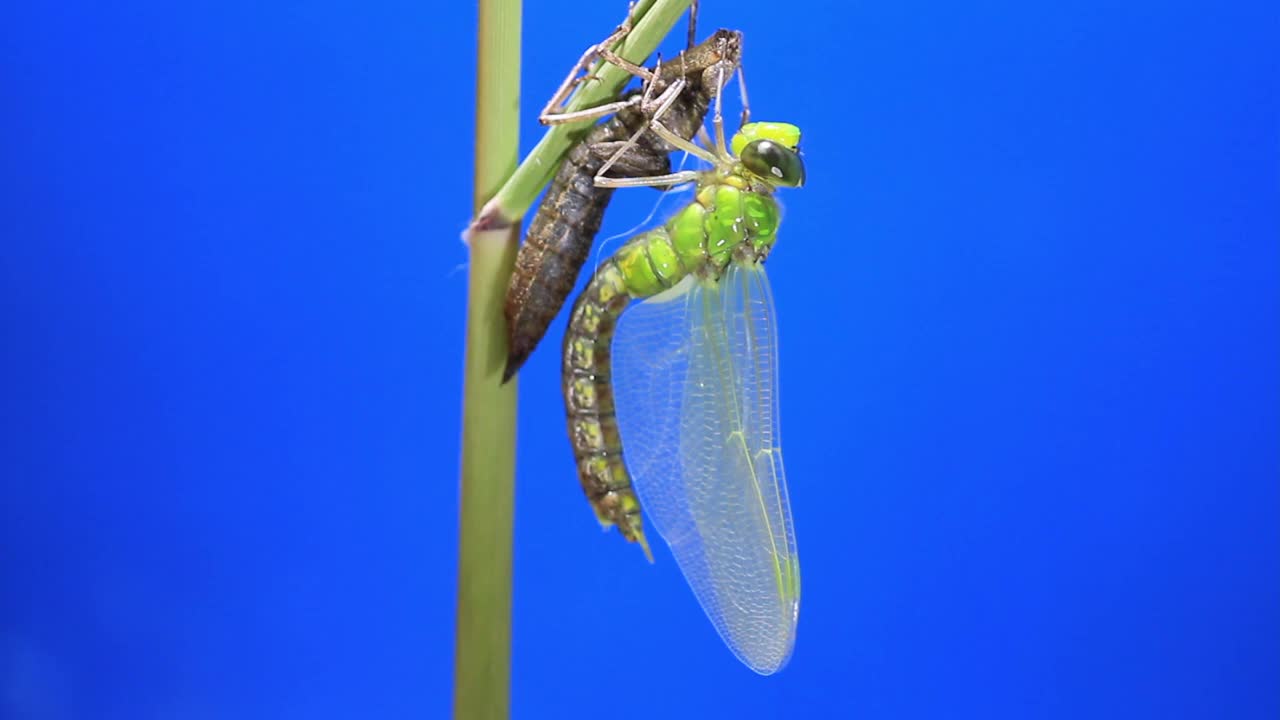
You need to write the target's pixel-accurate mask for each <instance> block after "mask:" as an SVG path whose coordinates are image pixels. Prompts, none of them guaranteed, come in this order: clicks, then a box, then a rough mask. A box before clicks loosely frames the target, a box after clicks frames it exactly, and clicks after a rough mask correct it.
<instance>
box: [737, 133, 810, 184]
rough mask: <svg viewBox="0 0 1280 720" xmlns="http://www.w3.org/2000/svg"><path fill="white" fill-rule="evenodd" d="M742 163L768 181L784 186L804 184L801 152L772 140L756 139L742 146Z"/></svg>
mask: <svg viewBox="0 0 1280 720" xmlns="http://www.w3.org/2000/svg"><path fill="white" fill-rule="evenodd" d="M741 157H742V165H743V167H745V168H746V169H747V170H750V171H751V173H752V174H754V175H758V176H760V177H761V178H763V179H764V180H766V181H767V182H770V183H772V184H774V185H781V186H784V187H800V186H802V185H804V161H803V160H801V159H800V153H797V152H796V151H795V150H792V149H791V148H789V147H787V146H785V145H781V144H779V143H776V142H774V141H772V140H756V141H754V142H751V143H748V144H747V146H746V147H744V148H742V155H741Z"/></svg>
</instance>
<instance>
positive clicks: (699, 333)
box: [613, 264, 800, 675]
mask: <svg viewBox="0 0 1280 720" xmlns="http://www.w3.org/2000/svg"><path fill="white" fill-rule="evenodd" d="M613 375H614V388H615V397H616V404H617V411H618V422H619V428H620V432H621V434H622V446H623V454H624V455H625V457H626V461H627V467H628V469H629V470H630V472H631V475H632V480H633V482H634V484H635V487H636V490H637V492H638V493H639V495H640V500H641V503H642V504H643V507H644V509H645V511H646V513H647V515H648V517H649V519H650V521H651V522H652V523H653V526H654V527H655V529H657V531H658V533H659V534H660V535H662V538H663V539H664V540H666V542H667V545H668V546H669V547H670V548H671V553H672V554H673V555H674V556H675V558H676V562H677V563H679V565H680V570H681V572H683V573H684V576H685V579H686V580H687V581H688V583H689V586H690V587H691V588H693V592H694V594H695V595H696V596H697V598H698V602H699V603H701V604H702V608H703V610H705V611H706V613H707V617H708V618H710V619H711V622H712V623H713V624H714V625H715V627H716V630H717V631H719V633H720V636H721V637H722V638H723V639H724V641H725V643H726V644H727V645H728V646H729V648H730V649H731V650H732V651H733V653H734V654H735V655H737V656H738V658H739V659H740V660H742V662H744V663H746V665H747V666H748V667H750V668H751V669H752V670H755V671H756V672H758V673H761V674H765V675H767V674H770V673H773V672H776V671H777V670H778V669H780V668H781V667H782V666H783V665H785V664H786V662H787V659H788V658H789V657H790V656H791V649H792V646H793V644H794V642H795V628H796V614H797V612H798V610H799V603H800V578H799V564H798V560H797V556H796V543H795V534H794V530H793V529H792V522H791V507H790V502H789V500H788V498H787V485H786V478H785V476H784V474H783V469H782V451H781V444H780V440H779V436H778V404H777V391H776V388H777V348H776V338H775V335H774V330H773V297H772V295H771V293H770V289H769V281H768V278H767V276H766V275H765V273H764V268H763V266H762V265H758V264H755V265H742V266H740V265H737V264H734V265H732V266H730V269H729V270H728V271H727V272H726V273H725V275H724V277H722V278H721V279H720V281H719V283H710V282H699V281H697V280H695V279H694V278H692V277H689V278H686V279H685V280H684V281H682V282H681V283H680V284H679V285H677V286H676V287H675V288H672V289H671V290H669V291H667V292H665V293H663V294H661V295H658V296H655V297H653V298H650V299H649V300H646V301H645V302H644V303H642V304H640V305H638V306H636V307H632V308H629V309H628V310H627V311H626V312H625V313H623V315H622V318H621V320H620V321H619V323H618V329H617V334H616V336H615V339H614V346H613Z"/></svg>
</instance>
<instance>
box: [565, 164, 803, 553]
mask: <svg viewBox="0 0 1280 720" xmlns="http://www.w3.org/2000/svg"><path fill="white" fill-rule="evenodd" d="M733 181H734V178H729V179H728V181H727V182H726V183H716V184H711V185H707V186H704V187H700V188H699V190H698V195H697V200H696V201H695V202H693V203H690V204H689V205H688V206H686V207H685V208H684V209H683V210H681V211H680V212H678V213H677V214H676V215H675V216H674V217H672V218H671V219H670V220H669V221H668V222H667V223H666V225H665V226H663V227H661V228H658V229H655V230H650V231H648V232H645V233H642V234H640V235H638V236H636V237H634V238H632V239H631V240H629V241H627V243H626V244H625V245H623V246H622V247H621V248H619V249H618V251H617V252H616V253H614V255H613V256H612V257H610V258H609V259H608V260H606V261H605V262H604V263H602V264H601V265H600V267H599V269H597V270H596V272H595V275H593V276H592V278H591V282H589V283H588V284H587V287H586V288H585V289H584V290H583V291H582V294H580V295H579V296H578V299H577V300H575V301H574V304H573V311H572V313H571V314H570V316H569V327H568V329H567V330H566V331H565V337H564V348H563V351H564V356H563V363H562V368H561V370H562V376H561V382H562V388H561V389H562V391H563V393H564V403H565V414H566V417H567V422H568V430H569V440H570V443H571V444H572V445H573V453H574V457H575V459H576V460H577V465H578V479H579V480H580V481H581V483H582V489H583V491H584V492H585V493H586V494H587V499H588V500H589V501H590V502H591V506H592V508H593V509H594V510H595V512H596V518H597V519H598V520H599V521H600V522H601V524H604V525H616V526H617V527H618V530H619V531H620V532H621V533H622V535H623V537H625V538H626V539H627V540H629V541H631V542H638V543H640V544H641V546H642V547H643V548H644V551H645V554H646V555H649V546H648V543H647V542H646V541H645V537H644V525H643V522H642V520H641V516H640V501H639V499H637V497H636V495H635V492H634V491H633V490H632V488H631V476H630V475H629V474H628V472H627V468H626V463H625V462H624V460H623V450H622V438H621V436H620V435H619V433H618V423H617V415H616V411H615V408H614V402H613V384H612V379H611V377H610V372H611V369H612V342H613V332H614V328H615V326H616V324H617V321H618V318H619V317H621V315H622V313H623V311H625V310H626V308H627V305H628V304H630V302H631V301H632V300H640V299H644V298H647V297H651V296H653V295H656V294H658V293H660V292H662V291H663V290H666V289H668V288H671V287H674V286H675V285H676V283H678V282H680V281H681V280H683V279H684V278H685V276H687V275H689V274H691V273H692V274H696V275H698V276H699V277H706V278H715V277H718V276H719V274H720V272H721V271H723V270H724V268H725V267H726V266H727V265H728V263H729V261H730V260H731V258H732V257H733V256H734V253H740V252H749V253H751V254H752V256H753V257H763V256H764V255H765V254H767V253H768V251H769V248H770V247H772V244H773V239H774V233H775V232H776V229H777V224H778V219H779V213H778V207H777V205H776V204H775V203H774V201H773V199H772V198H770V197H768V196H767V195H761V194H757V193H753V192H750V191H747V190H744V189H742V188H740V187H738V184H739V183H736V182H733ZM650 558H651V559H652V556H651V555H650Z"/></svg>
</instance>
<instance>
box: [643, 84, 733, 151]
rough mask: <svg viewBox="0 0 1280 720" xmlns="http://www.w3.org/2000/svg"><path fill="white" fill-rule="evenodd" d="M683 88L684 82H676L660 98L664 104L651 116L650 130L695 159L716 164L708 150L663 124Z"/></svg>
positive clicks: (717, 95)
mask: <svg viewBox="0 0 1280 720" xmlns="http://www.w3.org/2000/svg"><path fill="white" fill-rule="evenodd" d="M683 87H684V83H683V82H681V81H676V82H675V83H672V85H671V87H669V88H667V91H666V92H664V93H663V94H662V95H661V96H660V99H661V100H662V102H661V103H660V104H659V105H658V108H657V109H656V110H654V111H653V114H652V115H651V116H650V120H649V128H650V129H651V130H653V132H654V133H655V134H656V135H657V136H658V137H660V138H662V139H663V140H666V141H667V142H668V143H670V144H671V145H673V146H674V147H676V148H678V149H680V150H683V151H685V152H687V153H689V154H690V155H693V156H694V157H697V158H702V159H703V160H706V161H707V162H710V163H714V162H715V161H716V156H715V155H713V154H711V153H710V152H708V151H707V150H704V149H703V148H700V147H698V145H697V144H696V143H694V142H693V141H691V140H688V139H686V138H683V137H680V136H679V135H677V134H676V133H674V132H672V131H671V130H670V129H669V128H667V126H666V125H663V124H662V116H663V115H664V114H666V112H667V110H669V109H670V108H671V105H672V103H674V102H675V101H676V97H677V96H679V94H680V93H679V90H677V88H680V89H683ZM673 91H674V92H673ZM716 97H717V98H718V97H720V94H719V93H716Z"/></svg>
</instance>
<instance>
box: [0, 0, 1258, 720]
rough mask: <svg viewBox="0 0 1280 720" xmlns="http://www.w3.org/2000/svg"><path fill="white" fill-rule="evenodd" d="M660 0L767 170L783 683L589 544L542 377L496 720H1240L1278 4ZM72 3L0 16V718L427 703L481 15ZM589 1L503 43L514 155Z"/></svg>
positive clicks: (1251, 678) (634, 211)
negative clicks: (778, 189) (781, 192)
mask: <svg viewBox="0 0 1280 720" xmlns="http://www.w3.org/2000/svg"><path fill="white" fill-rule="evenodd" d="M705 4H706V6H707V7H705V8H704V14H703V18H702V27H703V30H704V32H703V33H702V34H705V32H709V31H710V30H711V29H712V28H714V27H716V26H719V25H729V26H733V27H737V28H740V29H742V30H743V31H745V33H746V36H747V45H746V63H747V71H748V80H749V83H750V88H751V97H752V102H753V106H754V110H755V114H756V116H757V117H758V118H761V119H770V118H771V119H788V120H791V121H793V122H796V123H798V124H800V125H801V126H803V128H804V130H805V133H806V134H805V139H804V150H805V152H806V157H807V160H808V173H809V185H808V186H807V187H806V188H804V189H803V190H798V191H792V192H787V193H786V194H785V196H784V202H785V203H786V205H787V210H788V216H787V220H786V222H785V224H784V226H783V231H782V235H781V239H780V244H779V246H778V250H777V252H776V253H775V254H774V255H773V257H772V259H771V262H770V273H771V276H772V278H773V280H774V284H775V291H776V294H777V305H778V313H779V317H780V334H781V338H782V350H781V363H782V388H783V395H782V413H783V419H784V428H785V430H784V432H785V436H786V440H787V443H786V448H787V450H786V451H787V461H788V469H789V475H790V480H791V489H792V497H793V503H794V512H795V518H796V526H797V531H798V537H799V543H800V548H801V554H802V556H803V558H804V583H805V597H804V602H803V607H802V612H801V619H800V634H799V640H798V644H797V647H796V653H795V656H794V659H793V661H792V663H791V665H790V666H789V667H788V668H787V669H785V670H784V671H783V672H782V673H781V674H779V675H777V676H775V677H772V678H760V677H757V676H756V675H754V674H752V673H751V672H749V671H748V670H746V669H745V668H744V667H742V666H741V665H740V664H738V662H737V661H736V660H734V659H733V657H732V656H731V655H730V654H729V653H728V652H727V651H726V650H725V648H724V647H723V646H722V644H721V643H720V641H719V639H718V638H717V637H716V636H715V634H714V631H713V630H712V628H711V627H710V625H709V624H708V623H707V622H706V621H705V619H704V618H703V617H702V615H701V612H700V611H699V609H698V607H697V605H696V603H695V602H694V600H693V597H692V595H691V594H690V593H689V592H688V590H687V588H686V587H685V586H684V584H683V581H682V579H681V577H680V576H679V573H678V572H677V570H676V568H675V565H674V564H673V563H672V562H671V559H670V556H669V555H667V554H666V551H665V548H664V549H662V550H661V551H660V553H659V558H658V563H657V564H656V565H654V566H649V565H647V564H646V563H644V561H643V559H642V558H641V556H640V553H639V552H638V551H637V550H636V549H635V548H634V547H631V546H628V545H626V544H625V543H623V542H621V541H620V540H619V539H618V538H617V537H616V536H615V535H602V534H601V533H600V532H599V530H598V529H597V527H596V524H595V520H594V519H593V517H592V515H591V513H590V511H589V509H588V507H587V505H586V503H585V501H584V500H583V498H582V497H581V492H580V490H579V488H578V483H577V480H576V479H575V477H574V471H573V466H572V461H571V456H570V452H569V447H568V443H567V441H566V439H565V437H564V434H563V433H564V431H563V425H562V420H561V418H562V406H561V401H560V398H559V394H558V376H557V373H558V367H559V360H558V358H557V356H556V353H555V352H554V351H553V350H551V349H548V348H544V349H542V350H540V351H539V352H538V353H537V354H536V355H535V356H534V357H533V359H532V361H531V362H530V363H529V365H528V366H527V367H526V369H525V371H524V373H523V375H522V382H521V405H520V454H519V488H518V506H517V507H518V509H517V528H516V542H517V547H516V587H515V619H514V623H515V624H514V634H515V637H514V659H513V662H514V668H513V678H512V702H513V713H514V715H515V717H517V718H537V717H555V718H565V717H586V716H597V717H609V718H628V717H634V718H640V717H645V718H667V717H781V716H785V717H858V718H907V717H921V718H949V717H983V718H992V717H1002V718H1029V717H1036V718H1043V717H1056V718H1080V717H1117V718H1132V717H1150V718H1275V717H1277V716H1278V714H1280V685H1278V684H1277V681H1278V680H1280V522H1278V520H1280V517H1278V515H1280V482H1278V481H1280V412H1278V411H1280V382H1278V380H1280V209H1278V208H1280V192H1278V191H1280V182H1278V181H1280V90H1278V88H1277V78H1280V48H1278V46H1277V42H1276V39H1277V37H1280V6H1278V5H1276V4H1275V3H1273V2H1259V3H1253V4H1238V3H1203V4H1199V5H1197V4H1194V3H1178V2H1174V3H1109V2H1080V3H1038V4H1037V3H1017V2H978V3H960V4H936V5H935V4H929V3H911V2H895V3H885V2H882V3H857V4H855V3H845V2H831V3H805V2H794V3H783V4H779V3H773V2H770V3H766V2H748V1H747V0H738V2H733V3H729V2H716V1H715V0H711V1H710V2H706V3H705ZM108 5H109V4H107V3H56V4H49V3H21V4H17V5H15V6H13V7H10V8H8V9H7V12H6V18H5V22H4V23H3V24H0V77H2V81H0V87H2V88H3V90H0V97H3V98H4V110H3V114H0V125H2V126H3V127H2V128H0V130H2V132H0V149H2V150H3V151H2V152H0V157H2V158H3V163H2V165H0V183H2V185H0V210H2V212H0V238H2V239H3V248H2V249H3V252H0V302H2V303H3V311H2V312H0V323H2V326H0V328H2V331H3V339H2V341H0V362H2V363H3V371H4V383H3V388H4V396H3V401H2V402H0V419H3V433H0V478H2V480H3V495H2V496H0V497H3V503H2V504H0V548H3V550H2V551H0V553H2V554H0V562H2V563H3V564H2V565H0V568H2V577H0V583H2V584H0V588H2V589H0V716H2V717H4V718H128V719H130V720H134V719H149V718H201V719H203V718H232V717H234V718H317V717H334V718H358V717H359V718H363V717H379V718H422V717H443V716H445V715H446V714H447V712H448V708H449V705H450V692H451V675H450V673H451V666H450V663H451V653H452V613H453V603H454V573H455V537H456V532H457V527H456V503H457V478H458V463H457V458H458V451H457V446H458V439H459V424H458V417H459V409H460V405H461V390H460V383H461V369H462V360H461V348H462V338H463V316H464V302H465V293H466V272H465V263H466V260H467V255H466V251H465V248H464V247H463V245H462V244H461V242H460V240H459V233H460V232H461V231H462V229H463V227H464V225H465V223H466V221H467V219H468V216H469V207H470V205H469V203H470V172H469V167H470V160H471V138H472V130H471V125H472V120H473V118H472V110H471V108H472V103H473V95H474V90H473V84H474V78H473V76H472V72H471V69H470V68H471V63H472V59H473V57H474V23H475V17H474V7H473V6H472V5H471V4H470V3H447V4H446V3H439V4H438V5H439V7H432V5H433V3H426V2H416V3H372V4H371V3H364V2H324V3H304V2H288V3H247V2H190V3H161V2H135V3H129V4H127V5H120V6H115V7H108ZM621 14H622V4H621V3H620V2H615V3H569V2H555V3H530V6H529V7H528V8H526V15H525V30H526V40H525V58H526V59H525V64H524V68H523V71H524V99H523V102H522V107H523V110H524V113H525V122H524V125H523V128H524V134H523V136H522V147H523V148H525V149H528V148H529V147H531V146H532V144H533V142H534V141H535V140H536V138H537V135H538V132H539V130H538V128H537V126H536V122H535V119H534V115H535V113H536V111H537V109H538V108H539V107H540V106H541V105H542V103H543V101H544V100H545V98H546V97H547V96H548V95H549V94H550V92H551V90H552V89H553V88H554V86H555V85H556V83H558V82H559V80H560V78H561V77H562V75H563V73H564V72H565V70H566V69H567V67H568V66H569V64H570V63H571V62H572V61H573V60H574V59H576V58H577V56H578V54H579V53H580V52H581V50H582V49H583V47H584V46H585V45H586V44H587V43H589V42H593V41H595V40H596V39H598V38H599V37H600V36H602V35H603V34H605V33H606V32H607V31H608V30H609V29H610V28H611V27H612V26H613V25H614V24H615V23H616V22H617V21H618V19H619V18H620V17H621ZM677 34H678V35H680V37H681V38H682V37H683V30H682V29H681V30H680V31H679V32H678V33H677ZM678 46H679V42H677V39H676V38H673V39H672V43H671V44H670V46H669V47H668V50H669V51H670V50H672V49H676V48H678ZM654 197H655V196H654V194H653V193H651V192H649V191H641V190H634V191H626V192H622V193H620V194H619V196H618V201H617V204H616V205H615V207H614V209H613V210H612V213H611V215H610V217H609V219H608V223H607V226H606V228H605V231H604V233H603V234H602V236H607V235H611V234H616V233H620V232H622V231H624V230H626V229H627V228H629V227H631V226H632V225H634V224H635V223H636V222H637V218H640V217H643V216H644V215H645V214H646V213H647V212H648V211H649V210H650V209H651V208H652V206H653V203H654ZM615 242H616V241H615ZM562 322H563V321H562V320H561V321H560V322H558V323H557V324H556V325H555V326H554V327H553V330H552V338H554V339H553V340H552V342H551V344H550V348H554V347H555V346H556V345H557V344H558V337H559V332H560V329H561V328H562V326H563V325H562Z"/></svg>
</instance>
